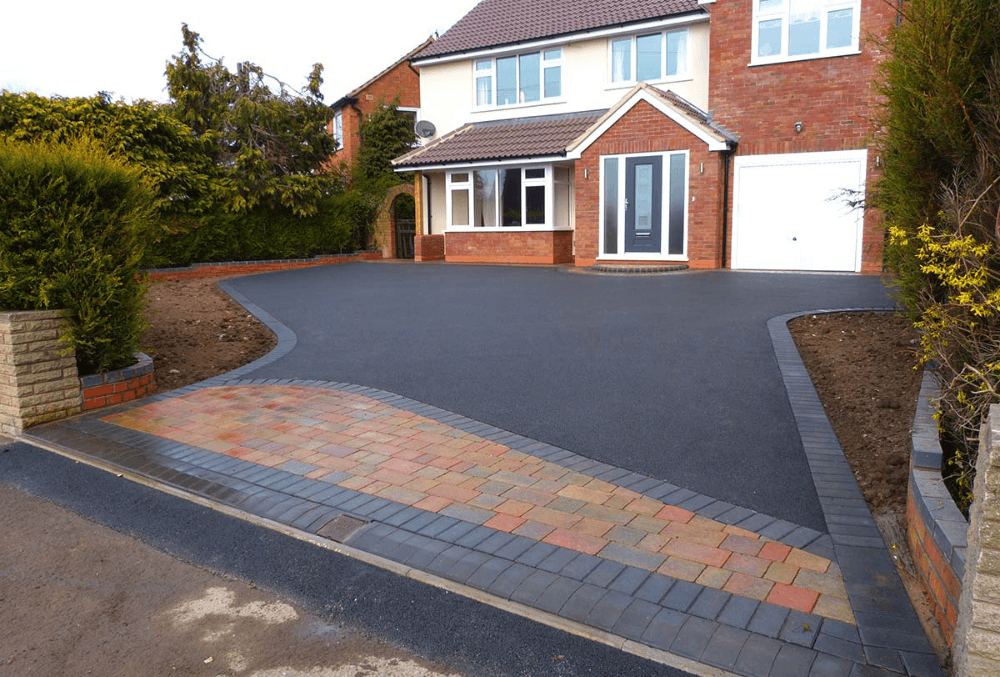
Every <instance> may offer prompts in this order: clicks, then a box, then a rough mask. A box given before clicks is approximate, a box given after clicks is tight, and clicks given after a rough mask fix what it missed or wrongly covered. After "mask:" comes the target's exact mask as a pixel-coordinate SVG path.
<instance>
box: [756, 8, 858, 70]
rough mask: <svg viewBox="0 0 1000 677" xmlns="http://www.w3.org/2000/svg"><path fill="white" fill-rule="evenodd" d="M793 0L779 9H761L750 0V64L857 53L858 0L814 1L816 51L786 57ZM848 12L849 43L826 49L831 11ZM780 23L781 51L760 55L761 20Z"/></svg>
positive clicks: (757, 64)
mask: <svg viewBox="0 0 1000 677" xmlns="http://www.w3.org/2000/svg"><path fill="white" fill-rule="evenodd" d="M792 2H793V0H782V2H781V5H780V6H779V7H778V8H775V9H770V10H761V9H760V3H761V0H753V26H752V29H751V34H752V38H753V39H752V40H751V48H750V49H751V51H750V65H751V66H759V65H765V64H772V63H785V62H788V61H807V60H810V59H826V58H830V57H835V56H847V55H850V54H860V53H861V47H860V44H861V42H860V40H861V38H860V36H861V0H816V2H817V4H818V5H819V6H820V29H819V51H818V52H816V53H813V54H797V55H794V56H789V55H788V35H789V26H790V24H791V21H790V17H791V7H792ZM844 9H850V10H853V11H852V13H851V20H852V22H851V44H850V45H848V46H846V47H836V48H827V46H826V43H827V26H828V23H829V17H830V13H831V12H836V11H839V10H844ZM775 20H780V21H781V52H780V53H778V54H772V55H768V56H760V54H759V52H760V45H759V41H760V24H761V22H763V21H775Z"/></svg>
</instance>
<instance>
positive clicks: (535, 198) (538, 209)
mask: <svg viewBox="0 0 1000 677" xmlns="http://www.w3.org/2000/svg"><path fill="white" fill-rule="evenodd" d="M524 202H525V205H524V208H525V222H526V223H528V224H529V225H542V224H544V223H545V186H527V187H525V189H524Z"/></svg>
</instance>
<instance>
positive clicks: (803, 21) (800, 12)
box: [788, 0, 821, 56]
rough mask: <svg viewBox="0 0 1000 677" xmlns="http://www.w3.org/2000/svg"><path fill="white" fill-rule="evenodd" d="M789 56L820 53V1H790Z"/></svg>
mask: <svg viewBox="0 0 1000 677" xmlns="http://www.w3.org/2000/svg"><path fill="white" fill-rule="evenodd" d="M789 3H790V11H789V21H788V55H789V56H802V55H804V54H818V53H819V18H820V13H821V12H820V0H789Z"/></svg>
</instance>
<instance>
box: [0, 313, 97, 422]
mask: <svg viewBox="0 0 1000 677" xmlns="http://www.w3.org/2000/svg"><path fill="white" fill-rule="evenodd" d="M65 323H66V320H65V318H64V314H63V311H61V310H29V311H13V312H0V435H5V436H9V437H15V436H17V435H20V434H21V432H22V431H23V430H24V429H25V428H27V427H28V426H31V425H34V424H36V423H43V422H45V421H53V420H56V419H59V418H64V417H66V416H72V415H73V414H77V413H79V412H80V409H81V399H80V381H79V378H78V376H77V370H76V353H75V352H74V351H73V350H72V349H68V348H67V346H66V344H65V343H63V342H62V341H61V340H60V337H61V336H62V333H63V330H64V327H65Z"/></svg>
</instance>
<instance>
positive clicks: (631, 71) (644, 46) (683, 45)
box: [610, 29, 690, 85]
mask: <svg viewBox="0 0 1000 677" xmlns="http://www.w3.org/2000/svg"><path fill="white" fill-rule="evenodd" d="M610 45H611V82H612V83H613V84H622V85H627V84H631V83H634V82H638V81H643V82H657V81H662V80H680V79H684V78H687V77H689V75H690V70H689V67H688V32H687V30H686V29H684V30H679V31H664V32H660V33H650V34H648V35H635V36H630V37H626V38H612V39H611V41H610Z"/></svg>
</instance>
